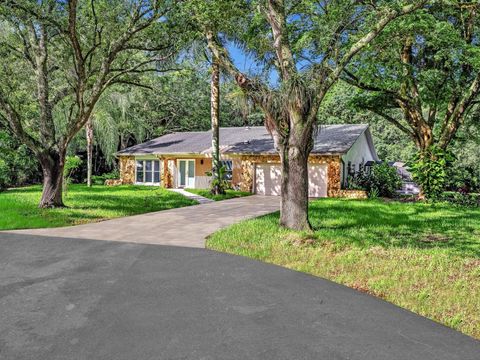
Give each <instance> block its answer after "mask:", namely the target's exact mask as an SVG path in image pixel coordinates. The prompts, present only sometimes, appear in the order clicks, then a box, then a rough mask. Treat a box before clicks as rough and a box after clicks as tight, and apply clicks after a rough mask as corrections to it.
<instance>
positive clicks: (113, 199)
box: [0, 185, 197, 230]
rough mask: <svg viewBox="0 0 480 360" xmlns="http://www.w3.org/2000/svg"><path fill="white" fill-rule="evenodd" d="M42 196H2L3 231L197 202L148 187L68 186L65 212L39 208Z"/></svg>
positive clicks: (31, 192) (32, 189) (24, 192)
mask: <svg viewBox="0 0 480 360" xmlns="http://www.w3.org/2000/svg"><path fill="white" fill-rule="evenodd" d="M40 195H41V186H40V185H35V186H28V187H24V188H18V189H12V190H8V191H5V192H2V193H0V214H1V216H0V230H12V229H31V228H46V227H59V226H67V225H78V224H84V223H89V222H95V221H101V220H106V219H113V218H118V217H122V216H129V215H136V214H142V213H147V212H151V211H159V210H166V209H172V208H177V207H182V206H188V205H194V204H196V203H197V202H196V201H193V200H190V199H187V198H185V197H184V196H182V195H180V194H176V193H173V192H171V191H168V190H165V189H161V188H158V187H149V186H127V185H125V186H116V187H107V186H103V185H98V186H93V187H91V188H88V187H87V186H86V185H69V187H68V195H67V196H64V202H65V205H66V206H67V208H63V209H39V208H38V207H37V206H38V202H39V200H40Z"/></svg>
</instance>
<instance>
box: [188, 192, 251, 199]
mask: <svg viewBox="0 0 480 360" xmlns="http://www.w3.org/2000/svg"><path fill="white" fill-rule="evenodd" d="M185 191H188V192H191V193H192V194H197V195H200V196H203V197H206V198H208V199H212V200H215V201H220V200H227V199H233V198H238V197H243V196H250V195H252V193H250V192H248V191H236V190H226V194H225V195H213V194H212V193H211V192H210V189H185Z"/></svg>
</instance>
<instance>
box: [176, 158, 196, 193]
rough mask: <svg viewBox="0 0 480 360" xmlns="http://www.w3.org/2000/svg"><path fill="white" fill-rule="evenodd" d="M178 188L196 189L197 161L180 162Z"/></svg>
mask: <svg viewBox="0 0 480 360" xmlns="http://www.w3.org/2000/svg"><path fill="white" fill-rule="evenodd" d="M178 187H180V188H191V189H193V188H194V187H195V160H178Z"/></svg>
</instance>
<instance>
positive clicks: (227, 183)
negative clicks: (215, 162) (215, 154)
mask: <svg viewBox="0 0 480 360" xmlns="http://www.w3.org/2000/svg"><path fill="white" fill-rule="evenodd" d="M206 175H207V176H210V177H212V180H211V181H210V188H211V189H215V188H216V187H218V188H219V189H223V190H227V189H230V188H231V187H232V183H231V179H229V177H228V172H227V167H226V166H225V165H222V166H220V167H219V168H218V177H216V176H213V173H212V172H211V171H207V172H206Z"/></svg>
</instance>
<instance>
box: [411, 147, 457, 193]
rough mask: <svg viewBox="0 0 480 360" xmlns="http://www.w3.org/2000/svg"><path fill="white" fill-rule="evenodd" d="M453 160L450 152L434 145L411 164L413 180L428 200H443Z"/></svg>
mask: <svg viewBox="0 0 480 360" xmlns="http://www.w3.org/2000/svg"><path fill="white" fill-rule="evenodd" d="M453 160H454V157H453V155H452V154H451V153H450V152H448V151H445V150H443V149H441V148H440V147H438V146H436V145H433V146H431V147H430V148H428V149H427V150H426V151H424V152H423V153H420V154H417V155H416V156H415V157H414V159H413V161H412V162H411V163H410V164H409V170H410V172H411V173H412V177H413V180H414V181H415V182H416V183H417V184H418V185H420V188H421V189H422V192H423V194H424V196H425V198H426V199H429V200H439V199H440V198H441V196H442V194H443V191H444V190H445V185H446V183H447V179H448V166H449V165H450V164H451V162H452V161H453Z"/></svg>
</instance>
